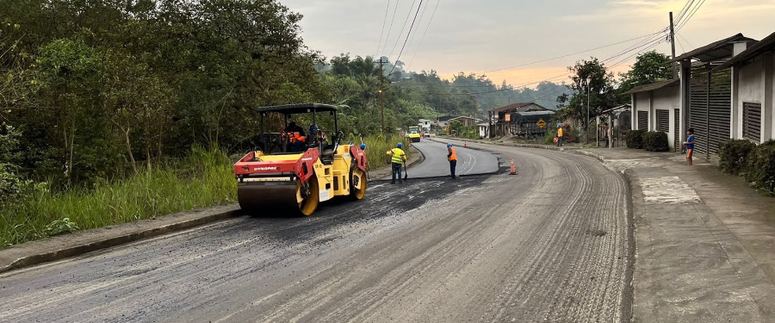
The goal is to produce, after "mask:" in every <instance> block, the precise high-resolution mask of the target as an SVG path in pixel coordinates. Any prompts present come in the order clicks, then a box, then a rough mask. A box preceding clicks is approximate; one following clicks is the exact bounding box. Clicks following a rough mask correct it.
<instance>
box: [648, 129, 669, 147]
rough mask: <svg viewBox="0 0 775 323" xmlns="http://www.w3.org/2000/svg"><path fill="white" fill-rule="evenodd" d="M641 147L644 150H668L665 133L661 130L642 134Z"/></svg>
mask: <svg viewBox="0 0 775 323" xmlns="http://www.w3.org/2000/svg"><path fill="white" fill-rule="evenodd" d="M643 149H645V150H646V151H658V152H661V151H669V150H670V145H669V144H668V142H667V134H666V133H664V132H661V131H649V132H646V133H644V134H643Z"/></svg>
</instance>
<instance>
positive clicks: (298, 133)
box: [285, 121, 307, 152]
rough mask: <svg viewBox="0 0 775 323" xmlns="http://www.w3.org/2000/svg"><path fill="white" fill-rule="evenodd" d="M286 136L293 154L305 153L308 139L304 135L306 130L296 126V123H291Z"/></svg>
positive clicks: (286, 130)
mask: <svg viewBox="0 0 775 323" xmlns="http://www.w3.org/2000/svg"><path fill="white" fill-rule="evenodd" d="M285 135H286V136H288V150H289V151H292V152H300V151H304V144H305V143H306V142H307V138H306V137H305V134H304V129H302V128H301V127H299V126H297V125H296V122H293V121H291V123H289V124H288V127H286V128H285Z"/></svg>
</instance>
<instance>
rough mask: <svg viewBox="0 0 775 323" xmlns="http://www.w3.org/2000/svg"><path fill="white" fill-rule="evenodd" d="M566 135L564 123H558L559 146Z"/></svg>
mask: <svg viewBox="0 0 775 323" xmlns="http://www.w3.org/2000/svg"><path fill="white" fill-rule="evenodd" d="M563 137H564V133H563V129H562V123H559V124H557V147H562V139H563Z"/></svg>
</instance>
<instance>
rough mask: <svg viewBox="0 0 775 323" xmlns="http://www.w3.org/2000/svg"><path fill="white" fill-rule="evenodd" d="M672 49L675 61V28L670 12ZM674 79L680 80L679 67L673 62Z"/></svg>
mask: <svg viewBox="0 0 775 323" xmlns="http://www.w3.org/2000/svg"><path fill="white" fill-rule="evenodd" d="M670 48H671V50H672V52H673V59H675V29H674V28H673V12H672V11H671V12H670ZM672 65H673V79H677V78H678V66H677V65H676V63H675V62H673V64H672Z"/></svg>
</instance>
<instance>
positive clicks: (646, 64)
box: [618, 51, 673, 93]
mask: <svg viewBox="0 0 775 323" xmlns="http://www.w3.org/2000/svg"><path fill="white" fill-rule="evenodd" d="M669 62H670V57H669V56H667V55H665V54H662V53H657V52H656V51H650V52H646V53H643V54H640V55H638V58H637V59H636V61H635V64H634V65H633V66H632V69H631V70H629V71H628V72H627V73H622V74H620V76H621V85H619V88H618V91H619V93H623V92H627V91H629V90H631V89H633V88H634V87H636V86H640V85H645V84H651V83H654V82H658V81H664V80H667V79H671V78H672V77H673V71H672V68H671V65H670V63H669Z"/></svg>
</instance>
